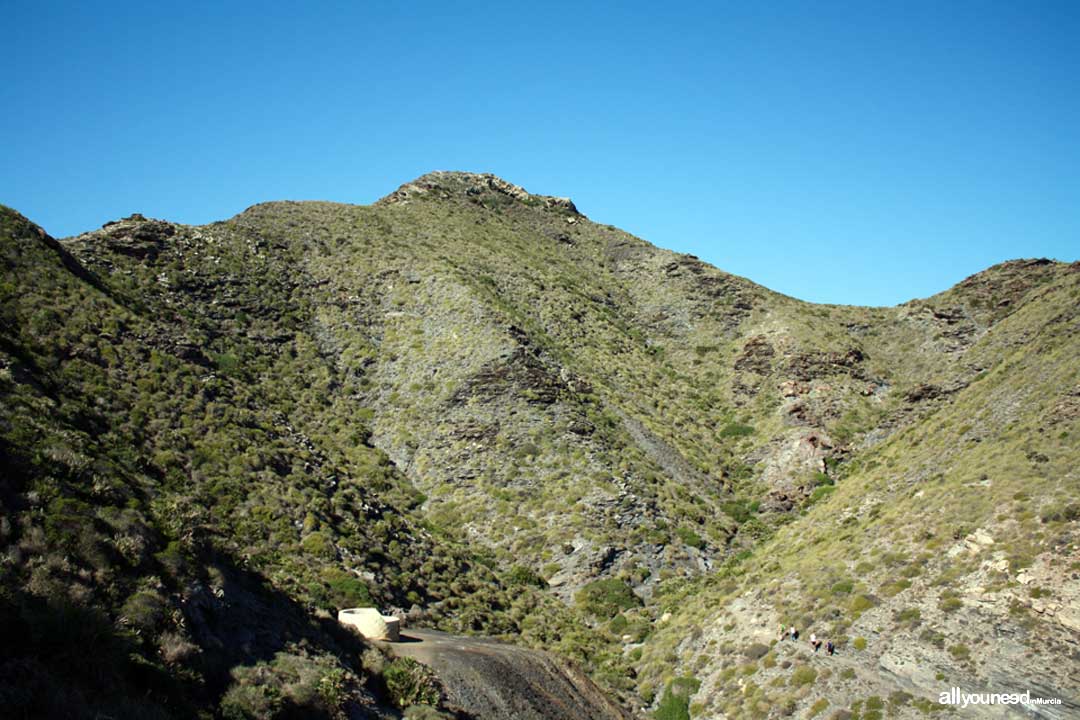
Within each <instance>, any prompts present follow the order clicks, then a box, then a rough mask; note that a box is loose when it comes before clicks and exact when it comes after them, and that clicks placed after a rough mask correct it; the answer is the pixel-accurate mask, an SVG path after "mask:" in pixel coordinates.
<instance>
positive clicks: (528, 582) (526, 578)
mask: <svg viewBox="0 0 1080 720" xmlns="http://www.w3.org/2000/svg"><path fill="white" fill-rule="evenodd" d="M506 583H507V585H511V586H531V587H538V588H546V587H547V582H546V581H545V580H544V578H542V577H540V576H539V575H537V574H536V571H534V570H533V569H532V568H530V567H527V566H525V565H514V566H512V567H511V568H510V570H509V571H507V573H506Z"/></svg>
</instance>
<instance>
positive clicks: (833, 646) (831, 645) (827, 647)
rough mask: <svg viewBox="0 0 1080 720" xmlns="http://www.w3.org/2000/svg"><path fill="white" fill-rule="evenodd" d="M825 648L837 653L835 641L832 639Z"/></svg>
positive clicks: (831, 652)
mask: <svg viewBox="0 0 1080 720" xmlns="http://www.w3.org/2000/svg"><path fill="white" fill-rule="evenodd" d="M825 649H826V650H828V651H829V654H830V655H833V654H835V653H836V646H835V645H833V641H832V640H830V641H829V643H828V645H826V646H825Z"/></svg>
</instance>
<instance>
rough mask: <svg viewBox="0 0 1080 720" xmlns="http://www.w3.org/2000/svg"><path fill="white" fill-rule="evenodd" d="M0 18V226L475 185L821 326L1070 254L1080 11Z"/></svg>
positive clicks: (626, 9) (151, 9)
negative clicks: (693, 269) (789, 307)
mask: <svg viewBox="0 0 1080 720" xmlns="http://www.w3.org/2000/svg"><path fill="white" fill-rule="evenodd" d="M664 5H665V4H663V3H656V2H649V3H636V2H625V3H619V4H615V3H596V4H582V3H565V4H564V3H558V2H548V3H543V4H528V3H526V4H522V3H507V2H499V3H485V2H470V3H455V4H451V3H425V2H411V3H391V2H368V3H364V2H356V3H341V4H319V3H314V2H310V3H296V2H293V3H273V2H268V3H249V4H245V3H229V2H214V3H202V2H184V3H176V4H173V3H167V2H161V3H145V2H140V3H124V2H109V3H58V2H47V1H40V0H39V1H35V2H23V1H21V0H19V1H14V2H13V1H12V0H0V10H2V11H3V16H4V17H5V20H6V24H7V25H8V28H7V31H6V32H5V42H4V43H3V44H2V45H0V58H2V62H3V67H4V69H5V70H6V73H5V75H6V77H5V81H4V82H3V83H2V84H0V109H2V112H0V132H2V133H3V137H4V139H5V150H4V153H3V156H4V158H3V161H2V163H0V202H2V203H4V204H7V205H10V206H12V207H15V208H16V209H18V210H20V211H21V212H23V213H24V214H26V215H27V216H29V217H30V218H31V219H32V220H34V221H35V222H37V223H39V224H41V225H42V226H43V227H45V229H46V230H48V231H49V232H50V233H52V234H53V235H56V236H65V235H70V234H74V233H77V232H80V231H83V230H88V229H92V228H94V227H97V226H100V225H101V224H102V223H103V222H105V221H107V220H111V219H114V218H117V217H121V216H124V215H128V214H130V213H132V212H142V213H143V214H146V215H150V216H153V217H162V218H167V219H170V220H175V221H179V222H188V223H203V222H209V221H212V220H218V219H223V218H227V217H229V216H231V215H234V214H235V213H237V212H239V211H241V210H243V209H244V208H245V207H247V206H248V205H251V204H253V203H256V202H262V201H265V200H274V199H325V200H336V201H341V202H352V203H369V202H372V201H374V200H375V199H377V198H378V197H380V196H382V195H384V194H386V193H388V192H390V191H391V190H393V189H394V188H396V187H397V186H398V185H399V184H401V183H402V182H405V181H407V180H410V179H412V178H414V177H416V176H418V175H420V174H422V173H424V172H427V171H429V170H435V169H441V170H471V171H477V172H494V173H496V174H497V175H500V176H502V177H504V178H506V179H508V180H511V181H513V182H516V183H518V184H520V185H523V186H525V187H526V188H527V189H529V190H530V191H533V192H539V193H545V194H553V195H569V196H571V197H572V198H573V199H574V200H575V202H576V203H577V204H578V206H579V208H580V209H581V210H582V211H583V212H584V213H586V214H587V215H589V217H591V218H592V219H594V220H596V221H598V222H602V223H610V224H614V225H617V226H619V227H622V228H624V229H626V230H629V231H630V232H633V233H635V234H636V235H639V236H641V237H643V238H645V239H647V240H649V241H651V242H653V243H655V244H657V245H660V246H663V247H668V248H672V249H674V250H679V251H682V252H690V253H693V254H695V255H698V256H699V257H701V258H702V259H704V260H707V261H709V262H711V263H713V264H715V265H717V266H719V267H721V268H723V269H725V270H728V271H730V272H734V273H737V274H740V275H744V276H746V277H749V278H751V279H753V280H755V281H757V282H760V283H762V284H764V285H766V286H768V287H771V288H773V289H776V290H779V291H781V292H785V293H788V294H790V295H794V296H796V297H799V298H803V299H806V300H812V301H816V302H840V303H855V304H878V305H884V304H894V303H897V302H903V301H905V300H908V299H910V298H912V297H921V296H926V295H929V294H932V293H934V292H938V291H940V290H943V289H945V288H946V287H948V286H950V285H952V284H953V283H955V282H957V281H959V280H960V279H962V278H963V277H965V276H967V275H969V274H971V273H973V272H976V271H978V270H980V269H982V268H985V267H987V266H989V265H991V264H993V263H995V262H1000V261H1002V260H1005V259H1008V258H1014V257H1035V256H1048V257H1055V258H1058V259H1062V260H1077V259H1078V257H1080V42H1078V41H1077V38H1078V37H1080V3H1077V2H1040V1H1037V0H1036V1H1032V2H1000V3H999V2H993V1H992V0H980V1H978V2H962V1H950V2H940V1H935V2H917V1H905V2H859V3H847V2H803V3H785V2H775V3H757V2H741V3H724V2H710V3H700V4H695V3H689V4H682V5H677V6H668V7H664Z"/></svg>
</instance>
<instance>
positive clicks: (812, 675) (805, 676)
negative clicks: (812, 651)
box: [788, 665, 817, 687]
mask: <svg viewBox="0 0 1080 720" xmlns="http://www.w3.org/2000/svg"><path fill="white" fill-rule="evenodd" d="M815 680H817V670H815V669H814V668H812V667H810V666H809V665H800V666H799V667H797V668H795V671H794V672H793V673H791V679H790V680H789V681H788V684H790V685H791V686H792V687H802V686H803V685H813V684H814V681H815Z"/></svg>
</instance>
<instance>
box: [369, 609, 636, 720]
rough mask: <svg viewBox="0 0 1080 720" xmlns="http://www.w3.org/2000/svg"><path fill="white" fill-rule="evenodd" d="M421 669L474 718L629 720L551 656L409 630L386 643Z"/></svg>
mask: <svg viewBox="0 0 1080 720" xmlns="http://www.w3.org/2000/svg"><path fill="white" fill-rule="evenodd" d="M387 647H389V649H390V651H391V652H392V653H393V654H394V655H396V656H398V657H408V658H412V659H414V660H416V661H417V662H420V663H423V664H424V665H427V666H428V667H430V668H431V669H432V670H434V671H435V673H436V674H437V675H438V676H439V679H440V680H442V682H443V684H444V686H445V688H446V692H447V695H448V696H449V700H450V702H451V703H452V704H454V705H457V706H459V707H461V708H462V709H463V710H465V711H466V712H467V713H468V714H469V715H471V716H473V717H475V718H477V720H511V719H514V720H589V719H593V720H630V718H632V717H633V715H631V714H630V713H628V712H627V711H626V710H624V709H623V708H621V707H619V706H618V705H617V704H615V702H613V701H612V700H611V699H609V698H608V697H607V696H606V695H605V694H604V693H603V692H602V691H601V690H600V689H599V688H598V687H597V686H596V685H595V684H594V683H593V682H592V681H591V680H589V679H588V678H587V677H586V676H585V674H584V673H583V672H581V670H580V669H579V668H577V667H576V666H575V665H573V664H572V663H570V662H568V661H567V660H564V659H562V658H559V657H556V656H555V655H552V654H551V653H546V652H543V651H539V650H529V649H527V648H521V647H517V646H515V645H509V644H507V643H501V642H496V641H494V640H485V639H482V638H474V637H463V636H460V635H448V634H446V633H442V632H438V631H435V630H415V629H409V630H407V631H405V632H404V633H403V634H402V636H401V642H396V643H388V644H387Z"/></svg>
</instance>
